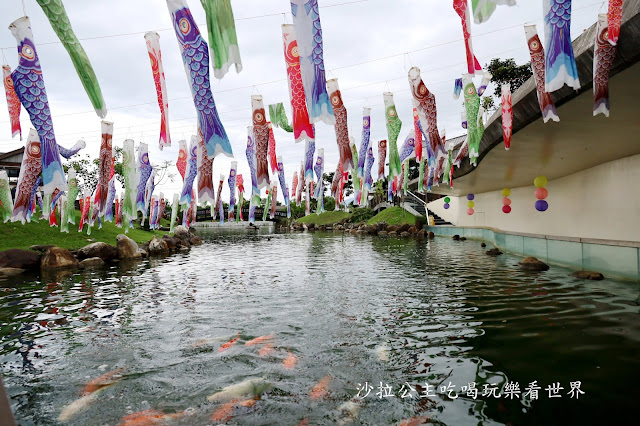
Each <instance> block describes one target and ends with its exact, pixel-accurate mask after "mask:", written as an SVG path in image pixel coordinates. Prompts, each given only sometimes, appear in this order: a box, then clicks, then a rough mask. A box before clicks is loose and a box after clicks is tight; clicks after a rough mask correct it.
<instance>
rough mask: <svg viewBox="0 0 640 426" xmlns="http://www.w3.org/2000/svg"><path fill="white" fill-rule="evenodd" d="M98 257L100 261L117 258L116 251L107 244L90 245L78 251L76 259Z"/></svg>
mask: <svg viewBox="0 0 640 426" xmlns="http://www.w3.org/2000/svg"><path fill="white" fill-rule="evenodd" d="M92 257H99V258H100V259H102V260H111V259H115V258H116V257H118V249H117V248H115V247H114V246H112V245H110V244H107V243H101V242H98V243H91V244H89V245H87V246H84V247H82V248H81V249H80V250H78V259H80V260H83V259H89V258H92Z"/></svg>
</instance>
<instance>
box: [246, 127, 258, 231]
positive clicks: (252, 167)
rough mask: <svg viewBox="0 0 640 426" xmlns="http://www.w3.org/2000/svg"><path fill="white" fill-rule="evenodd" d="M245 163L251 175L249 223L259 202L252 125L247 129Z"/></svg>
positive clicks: (253, 218)
mask: <svg viewBox="0 0 640 426" xmlns="http://www.w3.org/2000/svg"><path fill="white" fill-rule="evenodd" d="M247 131H248V134H249V135H248V137H247V151H246V154H247V163H248V164H249V172H250V173H249V174H250V175H251V198H250V199H249V223H254V222H255V221H256V207H257V206H258V205H259V204H260V188H258V175H257V171H256V143H255V140H254V134H253V127H252V126H249V128H248V129H247Z"/></svg>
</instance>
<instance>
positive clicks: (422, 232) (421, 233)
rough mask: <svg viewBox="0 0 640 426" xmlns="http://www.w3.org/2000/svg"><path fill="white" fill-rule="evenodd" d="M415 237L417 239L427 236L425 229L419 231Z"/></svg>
mask: <svg viewBox="0 0 640 426" xmlns="http://www.w3.org/2000/svg"><path fill="white" fill-rule="evenodd" d="M416 236H417V237H418V238H424V237H426V236H427V231H426V230H425V229H421V230H419V231H418V233H417V234H416Z"/></svg>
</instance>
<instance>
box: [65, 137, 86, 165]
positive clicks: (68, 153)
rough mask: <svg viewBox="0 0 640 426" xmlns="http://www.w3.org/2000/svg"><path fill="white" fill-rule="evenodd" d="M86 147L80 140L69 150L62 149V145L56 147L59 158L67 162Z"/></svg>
mask: <svg viewBox="0 0 640 426" xmlns="http://www.w3.org/2000/svg"><path fill="white" fill-rule="evenodd" d="M86 147H87V143H86V142H85V141H83V140H82V139H81V140H79V141H78V142H76V144H75V145H73V146H72V147H71V148H68V149H67V148H65V147H63V146H62V145H58V151H59V152H60V155H61V156H63V157H64V158H66V159H67V160H68V159H70V158H71V157H73V156H74V155H76V154H77V153H78V152H80V150H81V149H84V148H86Z"/></svg>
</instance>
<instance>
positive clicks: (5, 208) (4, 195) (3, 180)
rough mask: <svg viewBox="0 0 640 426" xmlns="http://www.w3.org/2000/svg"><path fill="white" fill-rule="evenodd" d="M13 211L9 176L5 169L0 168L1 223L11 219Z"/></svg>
mask: <svg viewBox="0 0 640 426" xmlns="http://www.w3.org/2000/svg"><path fill="white" fill-rule="evenodd" d="M12 211H13V198H11V189H9V176H8V175H7V171H6V170H0V213H1V215H0V218H1V219H2V222H3V223H6V222H9V221H10V220H11V212H12Z"/></svg>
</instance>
